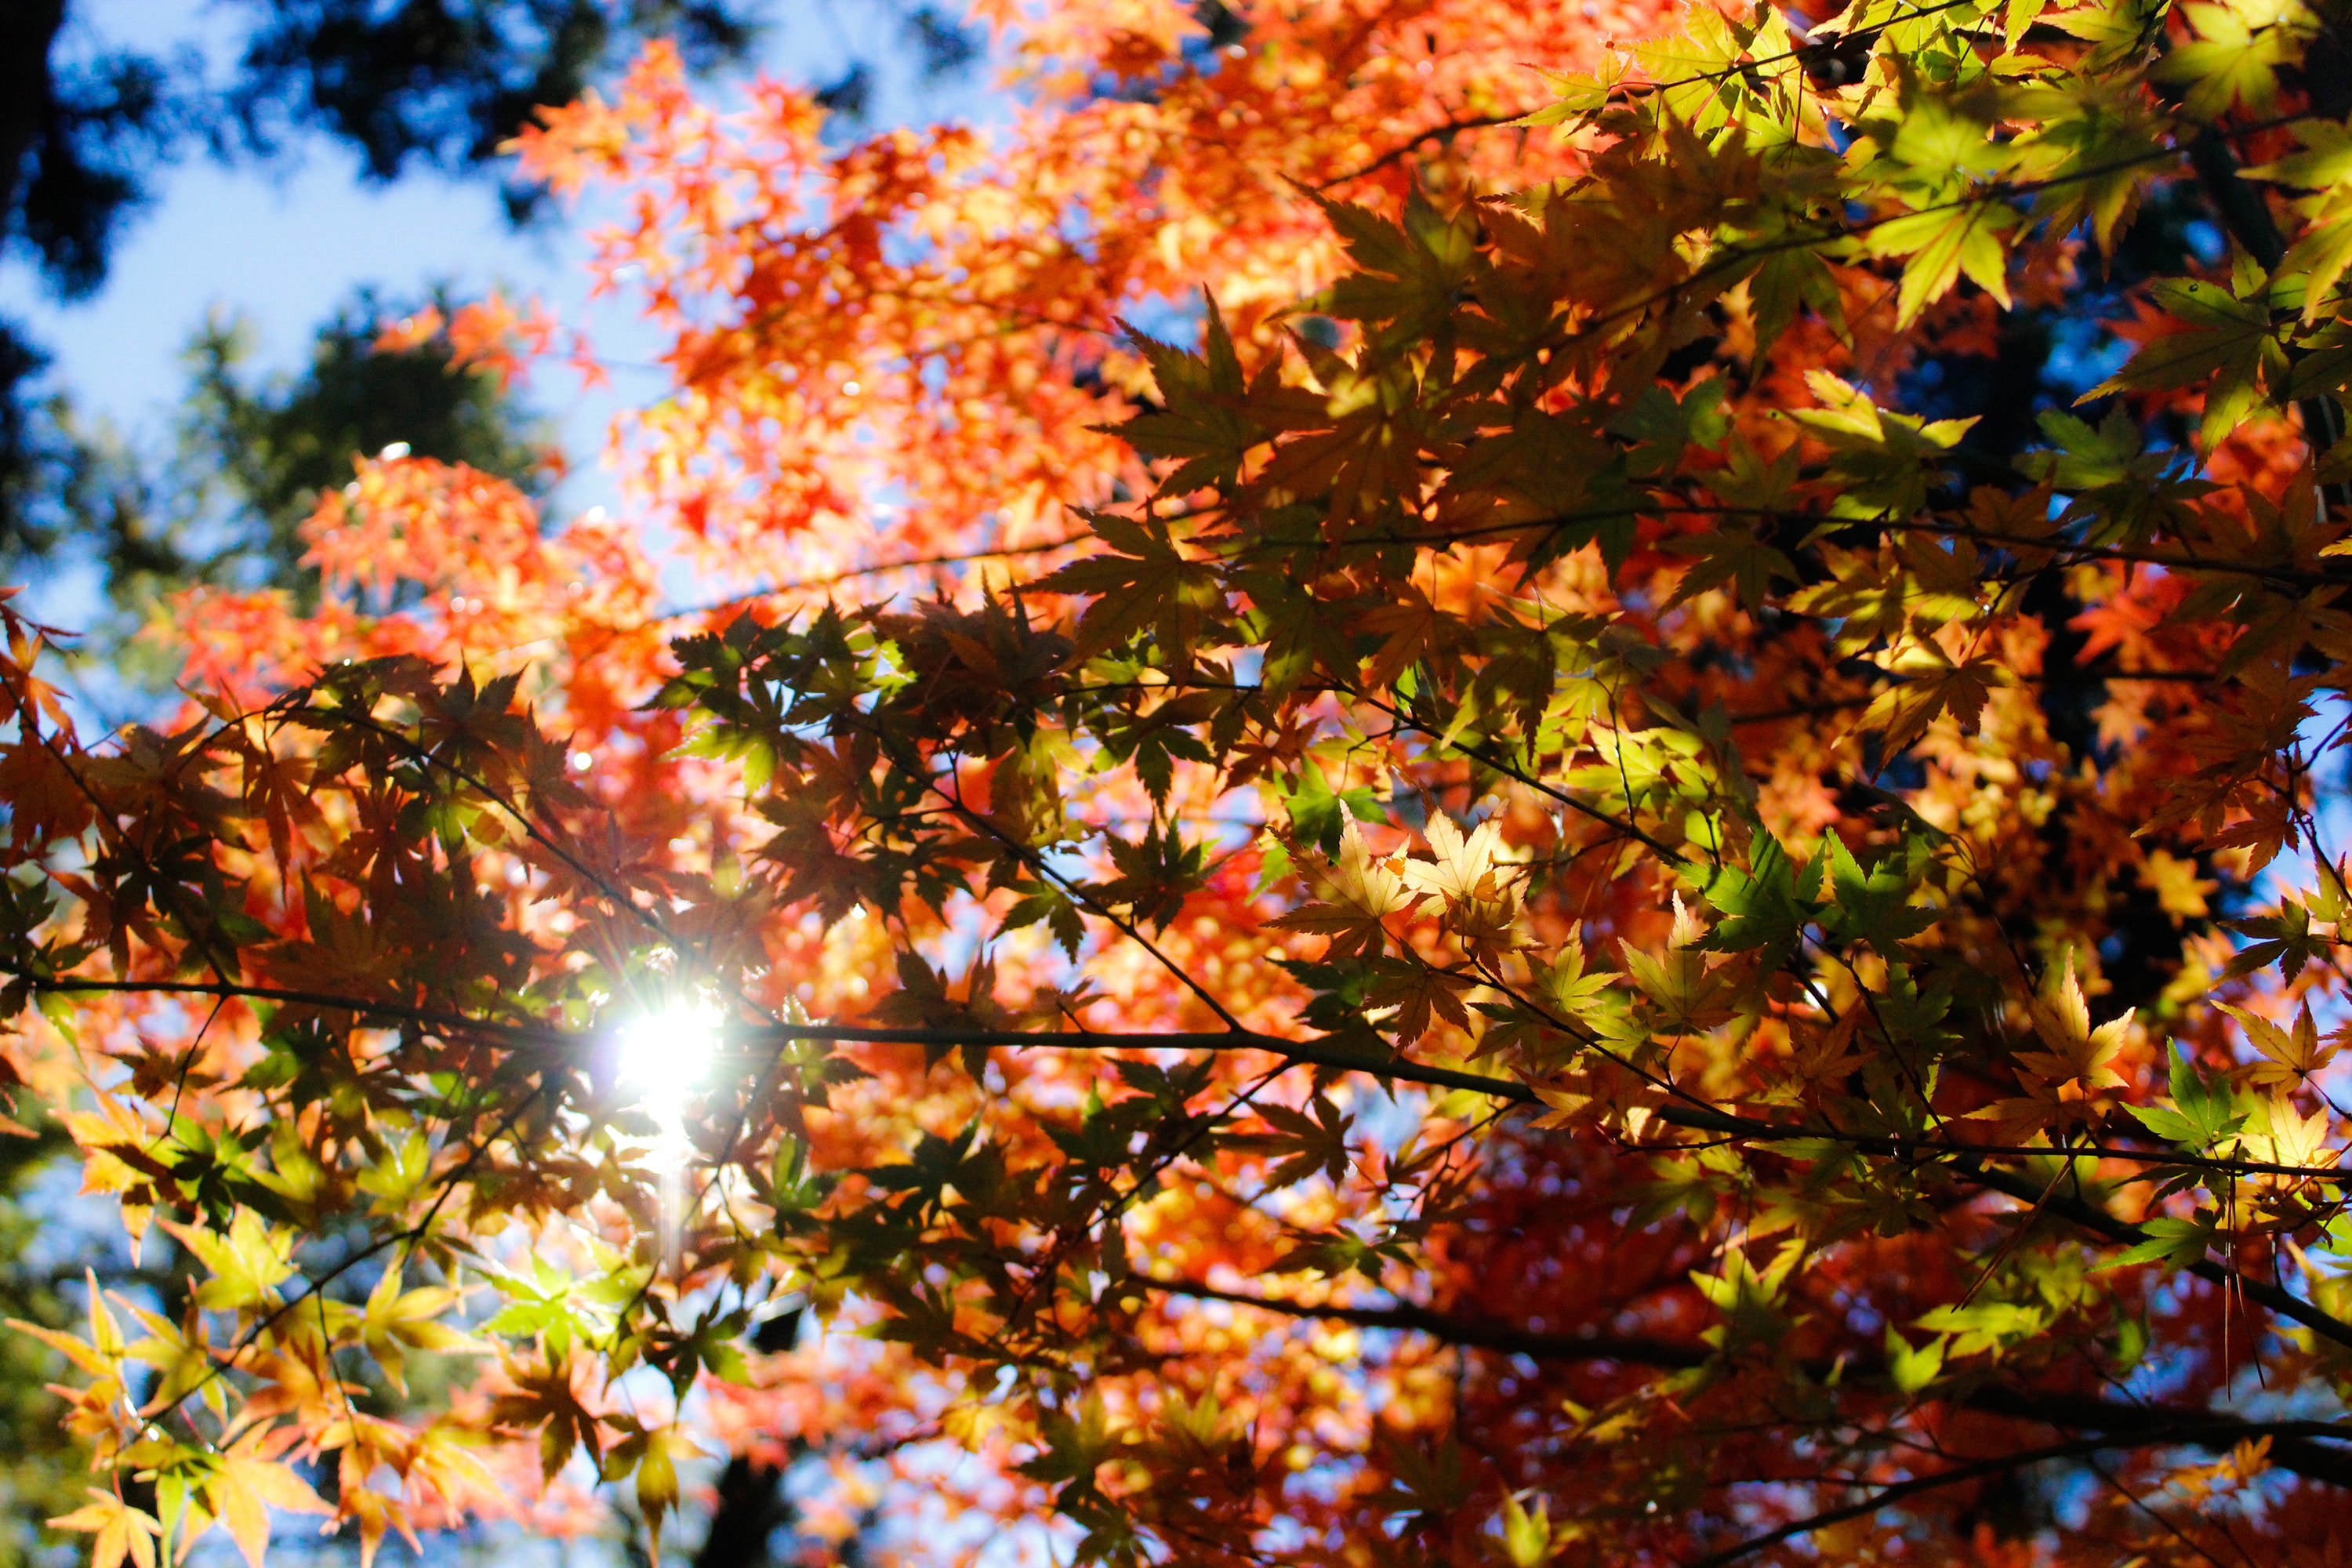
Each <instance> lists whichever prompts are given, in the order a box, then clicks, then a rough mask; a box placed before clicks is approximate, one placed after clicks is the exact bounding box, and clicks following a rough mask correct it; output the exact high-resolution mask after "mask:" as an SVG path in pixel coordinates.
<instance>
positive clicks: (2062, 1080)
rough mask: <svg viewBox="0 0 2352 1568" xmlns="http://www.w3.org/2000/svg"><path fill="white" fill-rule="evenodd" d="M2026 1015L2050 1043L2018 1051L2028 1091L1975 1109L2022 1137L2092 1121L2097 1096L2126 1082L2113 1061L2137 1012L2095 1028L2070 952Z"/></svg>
mask: <svg viewBox="0 0 2352 1568" xmlns="http://www.w3.org/2000/svg"><path fill="white" fill-rule="evenodd" d="M2027 1016H2028V1017H2029V1018H2030V1019H2031V1020H2032V1024H2033V1032H2034V1033H2035V1034H2036V1035H2037V1036H2039V1037H2041V1040H2042V1044H2043V1045H2044V1046H2045V1047H2048V1048H2047V1049H2046V1050H2040V1051H2020V1052H2019V1053H2018V1054H2017V1057H2016V1058H2015V1059H2016V1062H2017V1068H2018V1079H2019V1082H2020V1084H2021V1086H2022V1087H2023V1088H2024V1089H2025V1090H2026V1092H2025V1094H2024V1095H2022V1096H2020V1097H2016V1098H2012V1099H2008V1100H1996V1101H1994V1102H1993V1103H1992V1104H1991V1105H1989V1106H1986V1107H1985V1108H1983V1109H1982V1110H1978V1111H1975V1112H1973V1113H1972V1114H1974V1115H1976V1116H1979V1117H1983V1118H1986V1119H1989V1120H1992V1121H2000V1123H2002V1124H2003V1131H2004V1133H2005V1134H2007V1135H2014V1136H2018V1137H2023V1136H2028V1135H2031V1134H2032V1132H2035V1131H2042V1130H2045V1129H2049V1128H2053V1127H2064V1126H2071V1125H2074V1124H2075V1123H2077V1122H2081V1121H2088V1120H2090V1119H2091V1118H2092V1117H2093V1115H2094V1110H2093V1106H2092V1101H2093V1100H2095V1097H2097V1096H2098V1095H2100V1094H2101V1093H2103V1092H2104V1091H2105V1090H2108V1089H2121V1088H2123V1087H2124V1085H2125V1079H2124V1077H2123V1075H2122V1074H2121V1073H2119V1072H2117V1071H2116V1069H2115V1067H2114V1065H2113V1064H2114V1063H2115V1061H2116V1058H2117V1057H2119V1056H2120V1055H2121V1054H2122V1052H2123V1049H2124V1047H2125V1046H2126V1044H2127V1043H2128V1042H2129V1040H2130V1036H2131V1026H2132V1019H2133V1015H2132V1014H2130V1013H2126V1014H2124V1015H2123V1016H2121V1017H2117V1018H2111V1019H2109V1020H2108V1021H2107V1022H2106V1023H2104V1024H2102V1025H2100V1026H2098V1027H2097V1028H2095V1029H2094V1028H2093V1027H2092V1026H2091V1012H2090V1006H2089V1004H2088V1003H2086V1002H2085V1001H2084V997H2083V987H2082V983H2081V982H2080V981H2079V980H2078V979H2076V978H2075V974H2074V954H2073V953H2071V952H2070V953H2068V954H2067V955H2066V962H2065V963H2064V965H2063V967H2061V968H2055V969H2052V970H2051V971H2049V972H2048V973H2046V974H2044V975H2043V977H2042V994H2041V995H2039V996H2037V997H2035V998H2034V999H2033V1001H2032V1003H2031V1004H2030V1005H2029V1006H2028V1008H2027Z"/></svg>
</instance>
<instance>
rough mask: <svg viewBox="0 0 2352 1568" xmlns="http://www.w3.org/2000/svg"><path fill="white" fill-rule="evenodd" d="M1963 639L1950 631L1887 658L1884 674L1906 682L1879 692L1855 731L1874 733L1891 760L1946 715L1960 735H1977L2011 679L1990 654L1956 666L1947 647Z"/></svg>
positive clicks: (1901, 648) (1898, 649) (1907, 644)
mask: <svg viewBox="0 0 2352 1568" xmlns="http://www.w3.org/2000/svg"><path fill="white" fill-rule="evenodd" d="M1962 636H1963V634H1960V633H1958V632H1957V631H1956V630H1950V629H1948V630H1947V631H1945V632H1943V633H1939V634H1938V635H1937V636H1936V637H1924V638H1919V639H1916V640H1910V641H1906V642H1905V643H1904V644H1902V645H1901V646H1899V647H1896V648H1895V649H1894V650H1893V651H1892V652H1890V653H1889V654H1888V655H1887V656H1886V658H1885V660H1884V664H1885V668H1886V669H1887V671H1888V672H1889V673H1891V674H1894V675H1896V676H1900V677H1903V678H1904V679H1903V681H1902V683H1901V684H1899V685H1895V686H1890V687H1888V688H1887V689H1885V691H1882V692H1880V693H1879V694H1878V696H1877V697H1876V698H1875V699H1874V700H1872V702H1871V704H1870V707H1869V708H1868V709H1867V710H1864V713H1863V715H1862V718H1861V719H1860V720H1859V721H1856V723H1855V725H1854V728H1855V729H1856V730H1876V731H1879V732H1880V734H1881V736H1882V737H1883V743H1884V745H1885V749H1886V752H1887V753H1888V754H1890V755H1892V754H1893V753H1895V752H1901V751H1903V750H1905V749H1906V748H1907V747H1908V746H1909V745H1910V744H1911V743H1912V742H1914V741H1916V740H1917V739H1918V738H1919V737H1920V736H1922V735H1924V734H1926V733H1927V726H1928V725H1930V724H1932V723H1934V722H1935V721H1937V719H1939V718H1941V717H1942V716H1943V715H1945V714H1946V713H1949V714H1950V715H1951V716H1952V718H1953V720H1954V721H1956V722H1957V723H1958V726H1959V730H1960V733H1961V734H1963V735H1973V734H1975V733H1976V732H1977V726H1978V722H1979V719H1980V717H1981V716H1982V714H1983V712H1984V705H1985V703H1986V701H1987V700H1989V699H1990V697H1991V695H1992V693H1993V690H1994V689H1995V688H1997V687H2003V686H2008V685H2010V684H2011V683H2012V682H2013V680H2014V679H2015V677H2014V676H2013V675H2012V674H2011V671H2010V670H2009V669H2007V668H2004V667H2003V666H2002V665H2001V664H2000V661H1999V660H1998V659H1996V658H1993V657H1991V656H1990V655H1989V654H1982V653H1979V654H1974V655H1971V656H1970V657H1969V658H1963V659H1959V660H1957V661H1956V660H1955V659H1954V658H1952V656H1951V654H1950V653H1949V652H1948V651H1947V650H1946V647H1945V645H1946V643H1947V642H1948V641H1953V640H1958V639H1959V638H1960V637H1962Z"/></svg>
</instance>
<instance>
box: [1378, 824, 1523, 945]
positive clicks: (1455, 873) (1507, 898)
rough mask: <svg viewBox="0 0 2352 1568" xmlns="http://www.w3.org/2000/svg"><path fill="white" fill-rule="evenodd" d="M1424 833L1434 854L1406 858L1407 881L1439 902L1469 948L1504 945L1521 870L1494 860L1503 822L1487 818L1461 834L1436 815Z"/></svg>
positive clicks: (1515, 915)
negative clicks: (1410, 858) (1423, 858)
mask: <svg viewBox="0 0 2352 1568" xmlns="http://www.w3.org/2000/svg"><path fill="white" fill-rule="evenodd" d="M1428 837H1429V850H1430V855H1431V857H1432V858H1431V859H1429V860H1426V861H1423V860H1407V861H1405V862H1404V865H1403V867H1402V871H1403V876H1404V881H1405V885H1406V886H1407V887H1410V888H1412V889H1413V890H1414V891H1415V892H1418V893H1422V894H1424V895H1426V896H1428V897H1431V898H1434V899H1435V900H1438V902H1439V903H1440V905H1442V906H1443V907H1444V911H1445V923H1446V927H1447V929H1448V930H1450V931H1453V932H1454V934H1455V935H1457V936H1459V937H1460V938H1462V940H1463V941H1464V942H1465V943H1467V944H1469V945H1470V946H1471V947H1472V948H1473V949H1475V950H1478V951H1481V952H1485V951H1489V950H1492V949H1494V948H1496V947H1497V946H1507V945H1508V944H1509V942H1510V936H1511V927H1512V924H1513V922H1515V921H1517V919H1518V912H1519V903H1518V891H1517V884H1518V880H1519V879H1520V877H1521V876H1522V875H1523V873H1522V872H1521V871H1520V869H1519V868H1517V866H1514V865H1511V864H1509V863H1507V862H1506V861H1503V860H1501V859H1499V858H1498V857H1499V855H1500V853H1501V850H1502V847H1503V828H1502V824H1501V823H1499V822H1497V821H1496V820H1495V819H1494V818H1493V817H1489V818H1487V819H1486V821H1484V822H1482V823H1480V824H1478V826H1475V827H1474V828H1472V829H1471V830H1470V833H1469V835H1468V836H1467V837H1465V836H1464V835H1463V832H1462V830H1461V829H1460V828H1458V827H1456V826H1454V821H1453V819H1452V818H1451V817H1448V816H1442V815H1441V816H1432V817H1431V818H1430V819H1429V831H1428Z"/></svg>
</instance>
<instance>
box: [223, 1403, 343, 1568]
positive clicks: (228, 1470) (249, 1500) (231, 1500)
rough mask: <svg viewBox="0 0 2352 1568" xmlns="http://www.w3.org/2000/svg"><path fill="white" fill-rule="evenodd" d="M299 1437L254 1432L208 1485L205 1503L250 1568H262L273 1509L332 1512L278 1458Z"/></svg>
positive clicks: (226, 1458) (232, 1450) (228, 1456)
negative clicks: (287, 1444)
mask: <svg viewBox="0 0 2352 1568" xmlns="http://www.w3.org/2000/svg"><path fill="white" fill-rule="evenodd" d="M292 1436H295V1434H294V1433H293V1432H291V1431H290V1430H288V1429H286V1428H280V1429H279V1430H278V1431H277V1432H274V1433H272V1432H263V1431H255V1432H249V1433H247V1435H246V1436H244V1437H242V1438H240V1439H238V1441H237V1442H236V1445H235V1446H234V1447H231V1448H230V1449H229V1450H228V1451H227V1452H226V1453H225V1454H223V1455H222V1456H221V1462H220V1468H218V1469H216V1470H215V1471H214V1472H213V1473H212V1475H211V1476H209V1477H208V1478H206V1479H205V1502H206V1503H207V1504H209V1505H210V1507H211V1510H212V1513H213V1517H214V1518H215V1519H217V1520H219V1521H221V1523H222V1524H223V1525H224V1526H225V1527H226V1529H227V1531H228V1533H229V1538H230V1539H231V1540H233V1541H235V1542H236V1549H237V1550H238V1551H239V1552H243V1553H244V1554H245V1561H246V1563H247V1564H248V1568H261V1559H262V1554H263V1553H264V1552H266V1551H267V1550H268V1546H269V1510H271V1509H273V1508H282V1509H285V1510H288V1511H289V1512H292V1513H332V1512H334V1510H333V1509H331V1508H330V1507H329V1506H328V1505H327V1503H326V1500H324V1499H322V1498H320V1496H319V1494H318V1493H317V1492H314V1491H312V1490H311V1489H310V1487H308V1486H307V1485H305V1484H304V1483H303V1480H302V1478H301V1477H299V1476H298V1475H296V1474H295V1473H294V1469H293V1467H292V1466H290V1465H288V1464H286V1463H285V1462H284V1461H282V1460H279V1459H278V1458H273V1457H272V1456H273V1454H274V1452H276V1451H277V1450H279V1449H282V1448H283V1447H284V1446H285V1444H286V1442H287V1440H288V1439H289V1438H291V1437H292Z"/></svg>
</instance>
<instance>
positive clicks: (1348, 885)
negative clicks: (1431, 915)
mask: <svg viewBox="0 0 2352 1568" xmlns="http://www.w3.org/2000/svg"><path fill="white" fill-rule="evenodd" d="M1310 868H1312V866H1311V862H1310ZM1315 888H1316V891H1317V892H1318V893H1320V894H1321V895H1322V897H1321V898H1320V899H1318V900H1316V901H1314V902H1312V903H1307V904H1301V905H1300V906H1299V907H1298V908H1297V909H1295V910H1287V911H1286V912H1284V913H1282V914H1279V915H1276V917H1275V918H1274V919H1273V920H1271V921H1267V922H1266V923H1267V924H1269V925H1274V926H1278V927H1280V928H1282V929H1283V930H1285V931H1314V932H1317V933H1318V934H1321V935H1325V936H1328V937H1330V938H1331V952H1332V954H1333V956H1335V957H1343V958H1344V957H1346V956H1347V955H1349V953H1352V952H1362V953H1363V954H1364V955H1365V956H1366V957H1368V958H1377V957H1378V956H1380V952H1381V946H1382V944H1383V943H1384V942H1386V941H1387V938H1388V931H1387V930H1386V928H1384V927H1383V926H1382V925H1381V920H1382V919H1383V918H1384V917H1386V916H1389V915H1392V914H1394V913H1396V912H1397V911H1398V910H1403V909H1406V908H1408V907H1410V906H1411V905H1412V904H1413V903H1414V902H1415V901H1417V900H1416V897H1415V895H1413V894H1411V893H1408V892H1406V891H1405V887H1404V879H1403V878H1402V877H1400V876H1399V875H1398V874H1397V870H1396V867H1395V865H1394V863H1393V862H1392V861H1391V860H1390V859H1389V858H1387V857H1385V856H1378V855H1374V854H1373V853H1372V852H1371V848H1370V846H1369V845H1367V844H1366V843H1365V842H1364V834H1363V829H1362V828H1361V827H1360V826H1358V825H1357V823H1356V821H1355V819H1354V818H1352V817H1350V818H1349V820H1348V822H1347V824H1346V825H1345V826H1342V827H1341V829H1340V830H1339V860H1338V861H1337V862H1336V863H1328V864H1325V865H1323V866H1322V867H1321V868H1320V870H1319V873H1318V875H1317V876H1316V878H1315Z"/></svg>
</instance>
